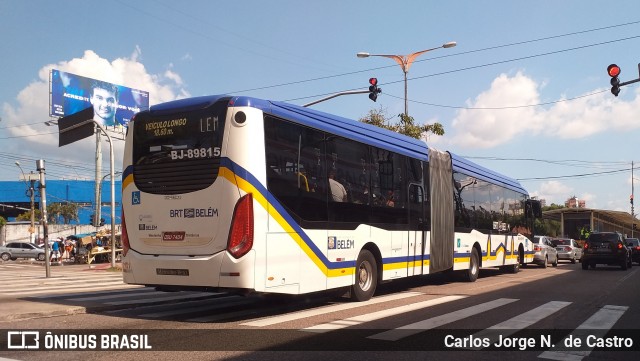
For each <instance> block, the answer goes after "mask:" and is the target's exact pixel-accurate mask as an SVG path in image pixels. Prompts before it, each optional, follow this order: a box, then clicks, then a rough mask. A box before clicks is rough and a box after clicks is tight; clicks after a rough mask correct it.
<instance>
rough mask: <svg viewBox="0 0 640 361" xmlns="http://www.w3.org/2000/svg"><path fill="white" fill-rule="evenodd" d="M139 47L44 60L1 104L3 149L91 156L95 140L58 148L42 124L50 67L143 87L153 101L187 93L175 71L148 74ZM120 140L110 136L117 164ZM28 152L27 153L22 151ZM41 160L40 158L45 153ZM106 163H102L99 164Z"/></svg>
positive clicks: (82, 158)
mask: <svg viewBox="0 0 640 361" xmlns="http://www.w3.org/2000/svg"><path fill="white" fill-rule="evenodd" d="M140 59H141V50H140V48H139V47H136V49H135V50H134V51H133V53H132V55H131V56H130V57H128V58H127V57H122V58H117V59H114V60H112V61H109V60H107V59H104V58H102V57H100V56H99V55H98V54H96V53H95V52H94V51H92V50H86V51H85V52H84V54H83V55H82V57H81V58H74V59H71V60H64V61H60V62H58V63H55V64H47V65H44V66H43V67H42V68H41V69H40V70H39V71H38V78H37V80H34V81H33V82H31V83H30V84H28V85H26V86H25V87H24V88H23V89H22V90H21V91H20V92H19V93H18V94H17V97H16V102H14V103H12V104H10V103H6V102H5V103H4V104H2V109H3V113H4V116H3V121H2V125H3V127H6V128H5V132H4V134H7V135H8V136H7V139H3V141H2V144H3V148H4V151H5V152H11V151H13V152H14V153H15V154H21V155H28V156H30V157H52V158H56V159H64V160H68V161H70V162H73V161H77V162H83V163H85V164H86V162H87V160H89V164H91V163H90V162H91V161H92V160H93V159H94V152H95V140H94V138H87V139H84V140H82V141H79V142H76V143H73V144H69V145H66V146H64V147H61V148H58V132H57V127H47V126H45V125H44V122H45V121H47V120H48V114H49V73H50V71H51V69H58V70H61V71H65V72H69V73H73V74H76V75H81V76H84V77H88V78H94V79H99V80H103V81H107V82H110V83H114V84H118V85H124V86H127V87H130V88H134V89H140V90H144V91H148V92H149V101H150V104H152V105H153V104H157V103H161V102H165V101H170V100H174V99H177V98H184V97H188V96H189V93H188V92H187V91H186V90H185V89H184V88H183V81H182V79H181V77H180V76H179V75H178V74H177V73H175V72H173V71H170V72H165V73H163V74H152V73H149V71H148V70H147V69H146V68H145V66H144V64H143V63H142V62H140V61H139V60H140ZM123 148H124V144H123V142H121V141H115V142H114V152H115V154H116V159H117V164H120V161H121V158H122V156H121V155H122V150H123ZM25 153H33V154H25ZM108 154H109V150H108V147H107V146H106V145H105V147H104V148H103V159H104V161H105V164H106V165H107V167H108V164H109V159H108V158H109V156H108ZM45 160H46V158H45ZM103 169H108V168H103Z"/></svg>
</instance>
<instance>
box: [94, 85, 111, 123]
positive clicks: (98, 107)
mask: <svg viewBox="0 0 640 361" xmlns="http://www.w3.org/2000/svg"><path fill="white" fill-rule="evenodd" d="M91 104H92V105H93V114H94V119H96V120H100V121H101V122H102V125H114V124H115V121H116V119H115V116H116V110H117V109H118V102H117V100H116V95H115V93H113V92H111V91H109V90H107V89H102V88H94V89H93V95H92V96H91Z"/></svg>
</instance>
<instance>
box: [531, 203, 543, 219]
mask: <svg viewBox="0 0 640 361" xmlns="http://www.w3.org/2000/svg"><path fill="white" fill-rule="evenodd" d="M527 210H530V211H531V213H532V214H533V217H534V218H542V203H540V201H538V200H534V199H527Z"/></svg>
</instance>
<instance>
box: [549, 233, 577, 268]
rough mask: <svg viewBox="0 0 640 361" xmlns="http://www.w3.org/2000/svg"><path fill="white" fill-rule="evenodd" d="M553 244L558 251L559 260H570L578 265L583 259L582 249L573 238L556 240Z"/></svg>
mask: <svg viewBox="0 0 640 361" xmlns="http://www.w3.org/2000/svg"><path fill="white" fill-rule="evenodd" d="M553 244H554V245H555V246H556V250H557V251H558V259H568V260H569V261H571V263H576V261H579V260H580V259H581V258H582V248H580V246H578V243H576V241H575V240H574V239H573V238H554V239H553Z"/></svg>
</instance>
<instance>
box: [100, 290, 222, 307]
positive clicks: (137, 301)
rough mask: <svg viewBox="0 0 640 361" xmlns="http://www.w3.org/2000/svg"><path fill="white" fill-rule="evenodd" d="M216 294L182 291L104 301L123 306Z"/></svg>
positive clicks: (208, 296) (108, 303)
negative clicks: (163, 294)
mask: <svg viewBox="0 0 640 361" xmlns="http://www.w3.org/2000/svg"><path fill="white" fill-rule="evenodd" d="M213 295H215V294H214V293H203V292H185V293H182V292H181V293H180V294H178V295H172V296H166V297H153V298H151V299H134V300H123V301H111V302H104V303H105V304H107V305H114V306H121V305H131V304H143V303H154V302H158V301H176V300H183V299H185V298H191V299H196V298H210V297H213Z"/></svg>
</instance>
